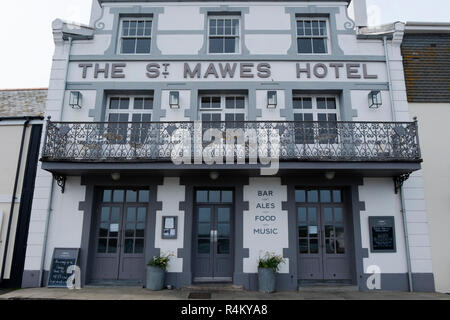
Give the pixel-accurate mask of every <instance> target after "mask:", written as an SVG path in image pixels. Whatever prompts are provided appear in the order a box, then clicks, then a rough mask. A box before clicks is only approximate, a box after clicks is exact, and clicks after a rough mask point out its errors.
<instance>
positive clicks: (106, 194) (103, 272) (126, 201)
mask: <svg viewBox="0 0 450 320" xmlns="http://www.w3.org/2000/svg"><path fill="white" fill-rule="evenodd" d="M148 201H149V191H148V190H122V189H121V190H104V191H103V197H102V202H101V203H100V204H99V206H98V210H97V228H96V238H95V249H94V250H95V257H94V263H93V270H92V274H91V279H92V280H93V281H102V280H130V281H143V280H144V276H145V261H144V244H145V233H146V232H145V231H146V221H147V208H148Z"/></svg>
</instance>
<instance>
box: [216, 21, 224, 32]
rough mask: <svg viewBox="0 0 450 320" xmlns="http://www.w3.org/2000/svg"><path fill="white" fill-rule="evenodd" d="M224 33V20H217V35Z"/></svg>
mask: <svg viewBox="0 0 450 320" xmlns="http://www.w3.org/2000/svg"><path fill="white" fill-rule="evenodd" d="M224 34H225V22H224V20H223V19H218V20H217V35H224Z"/></svg>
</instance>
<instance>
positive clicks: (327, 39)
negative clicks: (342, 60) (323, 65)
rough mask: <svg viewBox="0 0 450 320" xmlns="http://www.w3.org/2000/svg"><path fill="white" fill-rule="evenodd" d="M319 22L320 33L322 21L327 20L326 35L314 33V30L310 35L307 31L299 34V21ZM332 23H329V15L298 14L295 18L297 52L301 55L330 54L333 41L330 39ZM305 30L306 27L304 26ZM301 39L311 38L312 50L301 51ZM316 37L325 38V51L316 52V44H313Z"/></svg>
mask: <svg viewBox="0 0 450 320" xmlns="http://www.w3.org/2000/svg"><path fill="white" fill-rule="evenodd" d="M305 21H306V22H311V24H312V22H318V23H319V33H320V22H325V30H326V34H325V35H320V34H319V35H313V32H312V31H311V34H310V35H306V34H305V33H303V35H299V33H298V23H299V22H303V23H304V22H305ZM329 26H330V23H329V19H328V18H327V17H308V16H298V17H296V19H295V34H296V40H297V54H299V55H307V54H314V55H316V54H318V55H329V54H331V50H330V49H331V41H330V27H329ZM303 30H304V27H303ZM311 30H312V25H311ZM299 39H311V49H312V52H309V53H307V52H300V46H299V45H298V40H299ZM314 39H325V46H326V47H325V52H322V53H316V52H314V46H313V40H314Z"/></svg>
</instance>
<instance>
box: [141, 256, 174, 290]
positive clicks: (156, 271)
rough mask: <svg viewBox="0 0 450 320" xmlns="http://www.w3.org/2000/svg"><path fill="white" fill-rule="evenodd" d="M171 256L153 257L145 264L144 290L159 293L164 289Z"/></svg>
mask: <svg viewBox="0 0 450 320" xmlns="http://www.w3.org/2000/svg"><path fill="white" fill-rule="evenodd" d="M172 256H173V254H162V255H160V256H155V257H153V258H152V260H150V262H149V263H148V264H147V282H146V288H147V289H148V290H151V291H159V290H162V289H163V288H164V282H165V279H166V270H167V266H168V264H169V261H170V258H171V257H172Z"/></svg>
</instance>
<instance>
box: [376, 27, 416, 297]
mask: <svg viewBox="0 0 450 320" xmlns="http://www.w3.org/2000/svg"><path fill="white" fill-rule="evenodd" d="M383 44H384V54H385V56H386V68H387V76H388V83H389V97H390V100H391V113H392V121H394V122H395V121H396V120H397V116H396V114H395V102H394V93H393V90H392V76H391V63H390V58H389V49H388V45H387V37H386V36H384V37H383ZM399 195H400V211H401V213H402V220H403V232H404V234H405V247H406V265H407V268H408V287H409V292H413V291H414V287H413V280H412V271H411V270H412V269H411V253H410V248H409V235H408V221H407V218H406V210H405V195H404V190H403V185H401V186H400V188H399Z"/></svg>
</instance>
